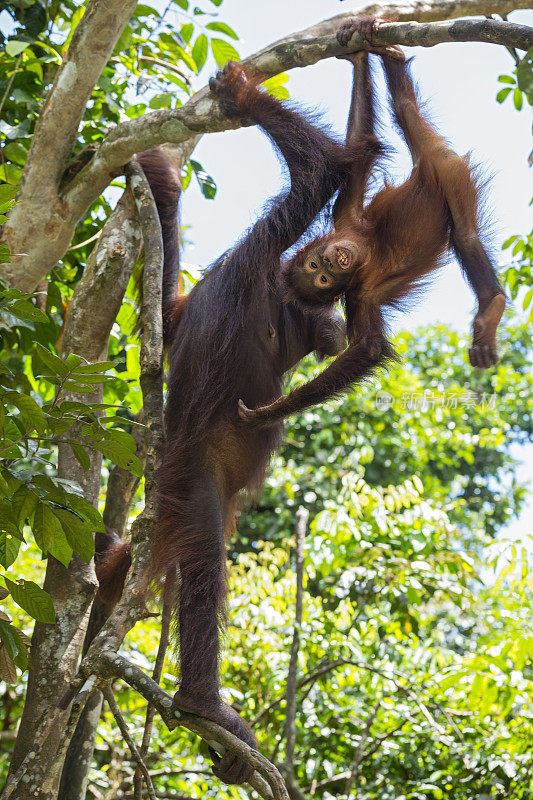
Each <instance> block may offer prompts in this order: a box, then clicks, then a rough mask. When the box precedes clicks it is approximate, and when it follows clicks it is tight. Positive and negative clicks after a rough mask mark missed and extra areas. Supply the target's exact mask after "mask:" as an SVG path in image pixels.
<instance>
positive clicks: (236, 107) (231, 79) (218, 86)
mask: <svg viewBox="0 0 533 800" xmlns="http://www.w3.org/2000/svg"><path fill="white" fill-rule="evenodd" d="M251 86H252V84H251V82H250V81H249V80H248V76H247V75H246V72H245V70H244V68H243V66H242V64H239V63H237V62H236V61H228V63H227V64H226V65H225V66H224V67H223V68H222V69H221V70H219V71H218V72H217V74H216V75H215V76H214V77H213V78H210V79H209V88H210V89H211V91H212V92H213V93H214V94H215V95H216V96H217V98H218V102H219V104H220V108H221V109H222V111H223V113H224V114H225V115H226V116H228V117H235V116H240V115H242V114H243V113H245V112H246V110H247V106H246V101H247V99H248V94H249V89H250V88H251Z"/></svg>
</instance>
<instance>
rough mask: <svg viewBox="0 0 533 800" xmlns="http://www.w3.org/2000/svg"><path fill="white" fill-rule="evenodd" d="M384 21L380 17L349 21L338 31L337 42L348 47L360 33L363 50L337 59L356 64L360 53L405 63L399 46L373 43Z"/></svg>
mask: <svg viewBox="0 0 533 800" xmlns="http://www.w3.org/2000/svg"><path fill="white" fill-rule="evenodd" d="M383 22H384V20H382V19H381V18H379V17H360V18H358V19H356V18H354V19H348V20H346V22H343V24H342V25H341V26H340V28H339V29H338V31H337V41H338V42H339V44H340V45H342V46H343V47H348V44H349V42H350V40H351V38H352V36H353V35H354V33H358V34H359V35H360V37H361V39H362V40H363V49H362V50H358V51H357V52H356V53H348V54H347V55H345V56H344V55H343V56H337V58H340V59H344V60H346V61H351V62H352V64H354V63H355V61H356V59H357V57H360V53H362V52H366V53H374V54H375V55H378V56H389V57H390V58H394V59H395V60H396V61H401V62H404V61H405V55H404V53H403V51H402V50H401V48H400V47H399V46H398V45H378V44H375V43H373V41H372V39H373V36H374V35H375V34H377V33H378V31H379V27H380V25H382V23H383Z"/></svg>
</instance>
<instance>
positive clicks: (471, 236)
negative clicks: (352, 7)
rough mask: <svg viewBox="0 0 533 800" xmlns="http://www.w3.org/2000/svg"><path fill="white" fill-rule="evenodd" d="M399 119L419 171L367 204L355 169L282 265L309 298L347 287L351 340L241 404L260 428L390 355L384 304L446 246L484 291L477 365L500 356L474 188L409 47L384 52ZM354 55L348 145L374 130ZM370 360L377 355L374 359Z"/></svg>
mask: <svg viewBox="0 0 533 800" xmlns="http://www.w3.org/2000/svg"><path fill="white" fill-rule="evenodd" d="M375 24H376V23H375V20H372V19H367V20H355V19H354V20H349V21H347V22H346V23H344V24H343V26H342V27H341V28H340V29H339V31H338V34H337V36H338V39H339V42H341V44H344V45H346V44H347V43H348V41H349V40H350V38H351V36H352V35H353V33H354V32H355V31H356V30H358V31H359V32H360V33H362V35H363V36H366V37H370V36H371V33H372V29H373V27H374V26H375ZM381 55H382V63H383V65H384V68H385V74H386V78H387V83H388V87H389V92H390V96H391V100H392V107H393V112H394V116H395V119H396V122H397V124H398V126H399V128H400V130H401V131H402V133H403V135H404V137H405V139H406V142H407V144H408V146H409V149H410V151H411V154H412V158H413V164H414V167H413V171H412V173H411V176H410V177H409V178H408V180H407V181H406V182H405V183H404V184H402V185H401V186H397V187H396V186H385V188H383V189H382V190H381V191H380V192H378V194H377V195H376V196H375V197H374V198H373V199H372V201H371V202H370V204H369V205H368V206H366V207H365V205H364V195H365V190H366V184H367V179H368V176H369V172H370V166H371V164H369V169H368V170H367V171H366V172H362V171H361V170H360V169H357V168H355V169H354V171H353V175H352V180H351V181H349V182H347V183H346V184H345V185H344V187H343V188H342V189H341V191H340V192H339V196H338V199H337V201H336V204H335V208H334V227H333V229H332V230H331V232H330V233H328V234H326V235H325V236H322V237H321V238H320V239H317V240H315V241H313V242H310V243H309V244H307V245H306V246H305V247H304V248H303V249H302V250H300V251H299V252H298V253H297V254H296V256H295V257H294V258H293V259H292V260H291V261H290V262H289V263H288V264H287V265H286V266H285V271H286V277H287V282H288V284H289V285H290V287H291V292H292V294H293V295H295V296H303V297H304V298H305V300H306V301H307V302H308V303H311V304H312V303H323V302H324V301H325V300H327V299H329V298H331V297H333V296H335V295H339V294H342V293H343V292H344V293H345V303H346V317H347V324H348V337H349V340H350V343H351V344H350V347H349V348H348V349H347V350H346V351H345V352H344V353H342V354H341V355H340V356H338V357H337V359H336V360H335V361H334V362H333V363H332V364H331V365H330V366H329V367H328V368H327V369H326V370H324V372H323V373H322V374H321V375H319V376H318V377H317V378H315V379H314V380H312V381H310V382H309V383H308V384H305V385H304V386H301V387H299V388H298V389H296V390H295V391H293V392H291V393H290V394H289V395H286V396H282V397H279V398H277V399H276V400H275V401H274V402H273V403H271V404H270V405H268V406H266V407H262V408H254V409H250V408H249V407H247V406H248V404H246V405H245V404H244V403H241V404H240V415H241V417H242V418H243V420H246V421H247V422H248V424H250V425H253V426H255V427H260V426H262V425H271V424H272V423H273V422H275V421H277V420H281V419H283V418H285V417H286V416H288V415H289V414H293V413H295V412H297V411H301V410H303V409H304V408H306V407H307V406H310V405H314V404H316V403H320V402H322V401H324V400H326V399H327V398H329V397H331V396H333V395H335V394H337V393H339V392H341V391H343V390H344V389H346V388H347V387H348V386H350V385H351V384H353V383H354V382H355V381H357V380H359V379H360V378H361V377H364V375H365V374H366V373H367V371H368V369H369V368H371V367H374V366H377V365H378V364H381V363H384V361H385V360H386V359H387V358H389V357H392V356H393V352H392V348H391V347H390V345H389V343H388V341H387V338H386V335H385V326H384V321H383V317H382V311H381V309H382V307H383V306H394V307H400V306H401V304H402V301H403V300H404V299H405V298H406V297H407V296H408V295H409V294H411V293H412V292H413V290H416V289H417V288H418V287H419V286H420V285H421V284H422V283H423V282H424V280H425V279H426V278H427V277H428V276H429V275H430V274H431V273H432V272H434V271H435V270H436V269H437V268H438V267H439V266H440V265H441V264H442V261H443V258H444V256H445V254H446V253H447V251H448V249H449V248H450V246H451V247H452V248H453V249H454V250H455V252H456V255H457V257H458V259H459V261H460V262H461V265H462V267H463V269H464V272H465V273H466V277H467V279H468V281H469V283H470V285H471V287H472V289H473V290H474V292H475V294H476V297H477V299H478V304H479V308H478V312H477V314H476V317H475V319H474V328H473V330H474V341H473V346H472V347H471V349H470V351H469V355H470V361H471V363H472V365H473V366H482V367H488V366H492V365H493V364H495V363H496V362H497V360H498V356H497V348H496V338H495V334H496V328H497V325H498V322H499V320H500V318H501V315H502V313H503V310H504V307H505V297H504V294H503V290H502V288H501V286H500V284H499V282H498V279H497V277H496V273H495V271H494V268H493V265H492V263H491V261H490V258H489V256H488V254H487V251H486V249H485V247H484V246H483V243H482V241H481V238H480V232H479V223H478V210H477V208H478V191H477V187H476V184H475V181H474V179H473V177H472V174H471V171H470V169H469V167H468V164H467V162H466V160H465V159H464V158H460V157H459V156H458V155H457V154H456V153H454V152H453V150H451V149H450V147H449V146H448V145H447V144H446V142H445V140H444V139H443V138H442V137H441V136H439V135H438V134H437V133H436V131H435V130H434V129H433V128H432V126H431V125H430V124H429V122H427V120H426V119H425V118H424V117H423V115H422V114H421V112H420V109H419V106H418V101H417V97H416V93H415V90H414V87H413V83H412V80H411V78H410V75H409V71H408V68H407V65H406V64H405V63H404V59H403V54H401V51H399V49H398V50H397V51H396V52H395V51H394V48H388V49H387V50H386V51H383V52H382V53H381ZM348 58H349V59H350V60H352V61H353V63H354V66H355V71H356V76H358V77H357V79H356V80H354V89H353V97H352V109H353V108H354V107H355V106H356V103H358V106H357V110H358V113H355V114H354V113H352V114H350V123H349V127H348V132H347V144H350V143H351V142H353V141H354V140H355V141H357V140H359V138H360V137H361V135H365V136H367V137H371V136H372V135H373V130H374V112H373V103H372V85H371V79H370V74H369V71H368V57H367V55H366V54H362V53H357V54H354V55H352V56H348ZM371 362H373V363H371Z"/></svg>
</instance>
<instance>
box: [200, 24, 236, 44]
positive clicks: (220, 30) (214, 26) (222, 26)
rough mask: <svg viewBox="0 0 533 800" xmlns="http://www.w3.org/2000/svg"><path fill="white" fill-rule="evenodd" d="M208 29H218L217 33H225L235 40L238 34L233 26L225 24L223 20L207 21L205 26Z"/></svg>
mask: <svg viewBox="0 0 533 800" xmlns="http://www.w3.org/2000/svg"><path fill="white" fill-rule="evenodd" d="M205 27H206V28H207V29H208V30H210V31H218V33H225V34H226V36H229V37H230V39H235V40H236V41H238V40H239V36H238V34H237V33H235V31H234V30H233V28H230V26H229V25H226V23H225V22H209V23H208V24H207V25H206V26H205Z"/></svg>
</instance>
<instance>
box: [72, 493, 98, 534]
mask: <svg viewBox="0 0 533 800" xmlns="http://www.w3.org/2000/svg"><path fill="white" fill-rule="evenodd" d="M65 503H66V504H67V505H68V507H69V508H71V509H72V510H73V511H75V512H76V514H79V515H80V516H81V517H83V518H84V519H86V520H87V522H88V523H89V524H90V527H91V530H93V531H101V532H102V533H104V532H105V525H104V520H103V519H102V515H101V514H100V512H99V511H98V509H97V508H95V507H94V506H93V505H91V504H90V503H89V501H88V500H86V499H85V497H83V496H82V495H81V494H72V493H71V492H69V493H65Z"/></svg>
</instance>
